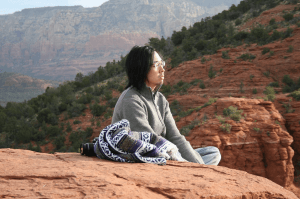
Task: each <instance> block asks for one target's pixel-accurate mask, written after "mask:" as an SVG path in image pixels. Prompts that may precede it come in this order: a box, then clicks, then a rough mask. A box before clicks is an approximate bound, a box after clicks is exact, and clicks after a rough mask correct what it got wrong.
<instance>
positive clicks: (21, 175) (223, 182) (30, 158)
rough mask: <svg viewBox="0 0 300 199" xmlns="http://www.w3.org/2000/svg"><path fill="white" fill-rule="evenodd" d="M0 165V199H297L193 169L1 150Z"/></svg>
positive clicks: (270, 185) (238, 175)
mask: <svg viewBox="0 0 300 199" xmlns="http://www.w3.org/2000/svg"><path fill="white" fill-rule="evenodd" d="M0 165H1V170H0V197H1V198H157V199H159V198H203V199H205V198H207V199H208V198H209V199H235V198H261V199H267V198H268V199H271V198H272V199H275V198H276V199H278V198H281V199H296V198H297V197H296V196H295V195H294V194H293V193H292V192H290V191H288V190H286V189H284V188H283V187H281V186H279V185H278V184H276V183H274V182H272V181H270V180H268V179H266V178H262V177H259V176H255V175H251V174H248V173H247V172H244V171H238V170H233V169H229V168H226V167H222V166H206V165H199V164H196V163H186V162H176V161H168V162H167V165H165V166H158V165H153V164H143V163H140V164H138V163H135V164H130V163H118V162H112V161H107V160H100V159H98V158H95V157H94V158H92V157H86V156H81V155H80V154H78V153H55V154H45V153H37V152H32V151H27V150H21V149H0Z"/></svg>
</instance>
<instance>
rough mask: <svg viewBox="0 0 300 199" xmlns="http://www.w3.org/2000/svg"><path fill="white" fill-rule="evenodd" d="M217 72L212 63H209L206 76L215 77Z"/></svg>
mask: <svg viewBox="0 0 300 199" xmlns="http://www.w3.org/2000/svg"><path fill="white" fill-rule="evenodd" d="M216 74H217V72H216V71H214V67H213V66H212V65H210V68H209V71H208V77H209V78H210V79H212V78H214V77H216Z"/></svg>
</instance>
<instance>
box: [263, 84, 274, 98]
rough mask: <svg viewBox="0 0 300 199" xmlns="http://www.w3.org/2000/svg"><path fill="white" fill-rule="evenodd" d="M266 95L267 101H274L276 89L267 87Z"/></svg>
mask: <svg viewBox="0 0 300 199" xmlns="http://www.w3.org/2000/svg"><path fill="white" fill-rule="evenodd" d="M264 94H265V95H267V96H266V98H264V99H265V101H274V99H275V97H276V96H275V91H274V88H273V87H271V86H267V87H266V90H265V91H264Z"/></svg>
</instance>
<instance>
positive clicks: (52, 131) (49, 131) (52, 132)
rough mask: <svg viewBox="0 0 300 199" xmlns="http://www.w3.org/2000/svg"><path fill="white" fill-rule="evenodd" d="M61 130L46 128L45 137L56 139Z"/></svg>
mask: <svg viewBox="0 0 300 199" xmlns="http://www.w3.org/2000/svg"><path fill="white" fill-rule="evenodd" d="M61 132H62V131H61V129H60V128H59V127H58V126H52V125H50V126H48V127H47V131H46V136H49V137H56V136H58V135H60V134H61Z"/></svg>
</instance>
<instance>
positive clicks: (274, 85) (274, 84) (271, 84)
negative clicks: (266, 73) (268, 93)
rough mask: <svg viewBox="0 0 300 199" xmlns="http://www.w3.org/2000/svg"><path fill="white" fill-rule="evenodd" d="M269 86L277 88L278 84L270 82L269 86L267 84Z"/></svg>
mask: <svg viewBox="0 0 300 199" xmlns="http://www.w3.org/2000/svg"><path fill="white" fill-rule="evenodd" d="M269 86H271V87H277V88H278V87H279V83H278V82H271V83H270V84H269Z"/></svg>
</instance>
